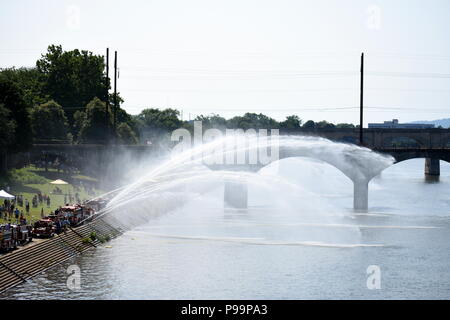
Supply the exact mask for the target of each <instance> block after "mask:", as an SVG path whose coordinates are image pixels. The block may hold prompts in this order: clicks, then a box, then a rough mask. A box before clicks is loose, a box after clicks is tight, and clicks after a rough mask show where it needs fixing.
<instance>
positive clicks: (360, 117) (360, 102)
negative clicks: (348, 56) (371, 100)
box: [359, 52, 364, 145]
mask: <svg viewBox="0 0 450 320" xmlns="http://www.w3.org/2000/svg"><path fill="white" fill-rule="evenodd" d="M363 105H364V52H363V53H361V88H360V97H359V144H360V145H363V143H364V142H363V141H364V140H363Z"/></svg>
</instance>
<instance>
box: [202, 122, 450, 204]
mask: <svg viewBox="0 0 450 320" xmlns="http://www.w3.org/2000/svg"><path fill="white" fill-rule="evenodd" d="M280 135H294V136H295V135H301V136H316V137H323V138H326V139H329V140H331V141H335V142H343V143H347V144H359V129H337V128H333V129H322V130H304V129H297V130H280ZM363 144H364V147H366V148H368V149H371V150H373V151H376V152H377V153H379V154H380V155H390V156H392V157H393V158H394V162H393V163H392V162H391V163H389V164H380V163H378V162H373V163H367V162H368V161H369V162H370V158H369V157H361V154H359V153H360V152H363V151H361V150H364V149H356V150H359V151H357V152H355V153H350V154H345V155H344V159H339V158H336V157H335V155H334V154H333V153H331V152H323V151H320V150H317V151H313V152H311V150H308V152H305V151H302V150H295V149H288V148H283V147H280V150H279V159H278V160H281V159H285V158H291V157H309V158H314V159H318V160H321V161H323V162H326V163H328V164H330V165H332V166H334V167H336V168H337V169H339V170H340V171H341V172H342V173H344V175H346V176H347V177H348V178H349V179H350V180H351V181H352V182H353V186H354V188H353V207H354V209H355V210H357V211H365V210H367V209H368V199H369V197H368V185H369V182H370V181H371V180H372V178H373V177H375V176H377V175H378V174H380V173H381V171H383V170H384V169H386V168H387V167H389V166H390V165H391V164H395V163H399V162H402V161H405V160H409V159H415V158H425V166H424V173H425V177H426V178H427V179H431V180H434V181H436V180H438V179H439V175H440V160H444V161H447V162H450V129H364V131H363ZM384 163H385V162H384ZM263 166H264V165H259V164H257V165H240V166H239V165H210V166H209V167H210V168H211V169H213V170H239V171H241V170H250V171H257V170H259V169H261V168H262V167H263ZM224 200H225V203H226V204H228V205H229V206H232V207H237V208H245V207H247V201H248V200H247V186H246V185H244V184H242V183H236V182H225V189H224Z"/></svg>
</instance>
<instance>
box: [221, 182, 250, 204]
mask: <svg viewBox="0 0 450 320" xmlns="http://www.w3.org/2000/svg"><path fill="white" fill-rule="evenodd" d="M223 200H224V205H225V207H226V208H236V209H246V208H247V206H248V188H247V183H246V182H245V181H239V182H238V181H230V180H225V188H224V197H223Z"/></svg>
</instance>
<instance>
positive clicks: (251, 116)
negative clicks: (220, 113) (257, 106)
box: [227, 112, 278, 130]
mask: <svg viewBox="0 0 450 320" xmlns="http://www.w3.org/2000/svg"><path fill="white" fill-rule="evenodd" d="M227 127H228V128H240V129H244V130H246V129H250V128H252V129H276V128H278V122H277V121H276V120H275V119H272V118H270V117H268V116H266V115H264V114H262V113H260V114H256V113H249V112H247V113H246V114H244V116H242V117H241V116H236V117H234V118H231V119H229V120H228V121H227Z"/></svg>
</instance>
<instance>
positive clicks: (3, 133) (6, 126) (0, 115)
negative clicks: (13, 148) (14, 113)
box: [0, 104, 16, 150]
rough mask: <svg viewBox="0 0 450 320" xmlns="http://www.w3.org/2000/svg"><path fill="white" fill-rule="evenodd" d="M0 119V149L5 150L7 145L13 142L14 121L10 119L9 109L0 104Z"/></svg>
mask: <svg viewBox="0 0 450 320" xmlns="http://www.w3.org/2000/svg"><path fill="white" fill-rule="evenodd" d="M0 119H2V125H1V126H0V150H5V149H6V148H7V147H8V146H9V145H11V144H12V143H14V139H15V136H14V134H15V132H16V122H15V121H14V120H13V119H11V111H10V110H9V109H8V108H5V106H4V105H3V104H0Z"/></svg>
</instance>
